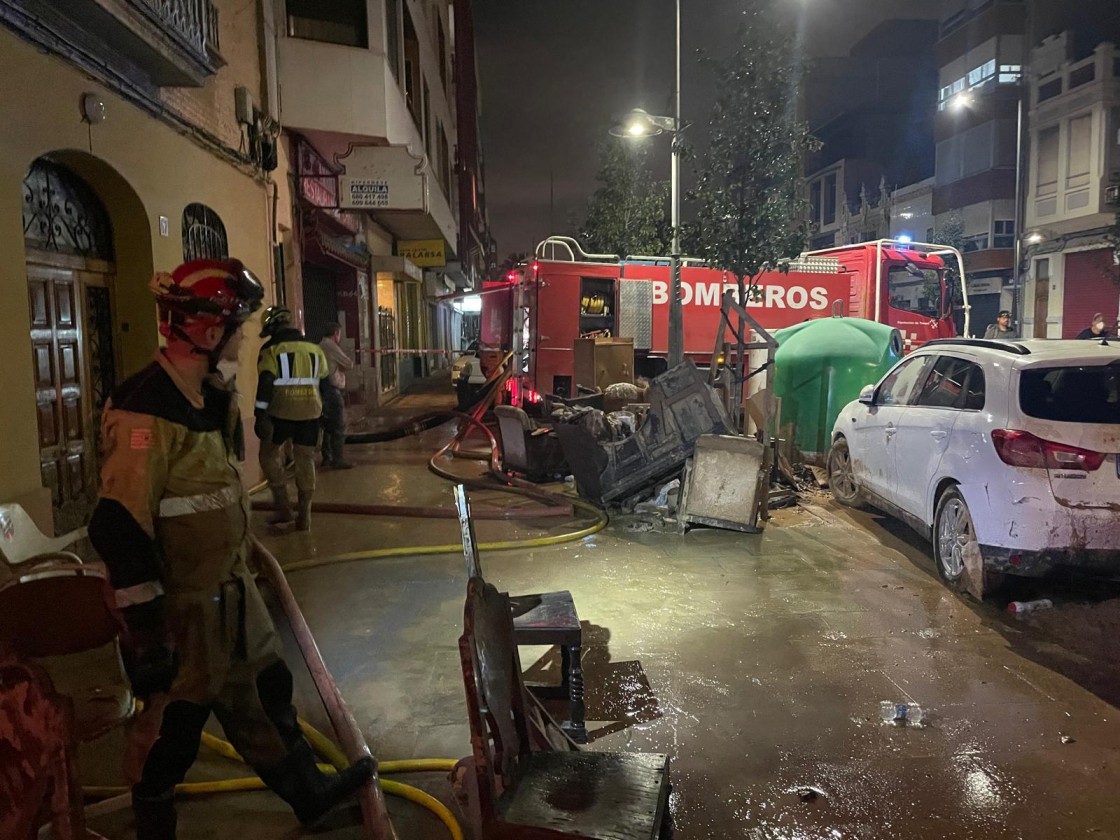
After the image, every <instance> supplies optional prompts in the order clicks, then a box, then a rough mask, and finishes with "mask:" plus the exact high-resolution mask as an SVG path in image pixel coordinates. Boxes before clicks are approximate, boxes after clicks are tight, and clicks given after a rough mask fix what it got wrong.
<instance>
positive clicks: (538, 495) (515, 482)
mask: <svg viewBox="0 0 1120 840" xmlns="http://www.w3.org/2000/svg"><path fill="white" fill-rule="evenodd" d="M511 355H512V354H510V355H507V356H506V357H505V359H504V360H503V363H502V365H501V367H500V368H499V371H500V372H499V373H498V375H497V376H496V377H495V378H494V387H492V388H491V389H490V390H489V392H488V395H487V397H486V398H485V399H483V400H480V401H479V402H478V403H476V404H475V405H474V407H473V408H472V409H471V411H470V413H460V412H454V413H453V418H454V419H457V420H459V421H460V427H459V430H458V432H456V434H455V436H454V437H453V438H452V439H451V440H450V441H449V442H448V443H447V444H445V445H444V446H443V447H442V448H441V449H440V450H439V451H438V452H436V453H435V454H434V455H433V456H432V457H431V459H429V461H428V469H429V470H430V471H431V472H432V473H434V474H435V475H438V476H439V477H440V478H444V479H446V480H448V481H452V482H455V483H456V484H463V485H465V486H467V487H469V488H471V489H477V490H495V491H498V492H504V493H512V494H515V495H519V496H526V497H529V498H532V499H535V500H537V501H540V502H542V503H544V504H546V505H551V506H555V507H569V509H570V508H577V509H579V510H581V511H583V512H585V513H588V514H590V515H591V516H593V517H594V518H595V521H594V522H593V523H592V524H590V525H587V526H585V527H583V528H578V529H576V530H574V531H570V532H567V533H564V534H554V535H550V536H547V537H528V538H521V539H512V540H498V541H494V542H483V543H479V545H478V549H479V550H480V551H511V550H516V549H521V550H524V549H529V548H544V547H546V546H552V545H561V544H563V543H568V542H575V541H576V540H581V539H583V538H584V537H588V536H591V535H592V534H596V533H598V532H599V531H601V530H603V528H605V527H606V526H607V523H608V522H609V519H608V517H607V514H606V513H605V512H604V511H602V510H600V509H599V508H597V507H595V506H594V505H592V504H589V503H588V502H585V501H583V500H582V499H579V498H576V497H574V496H570V495H567V494H561V493H556V492H553V491H550V490H546V489H544V488H543V487H538V486H537V485H535V484H533V483H532V482H529V481H525V480H524V479H519V478H517V477H515V476H512V475H510V474H509V473H507V472H506V471H505V470H503V469H502V466H501V456H500V452H501V444H500V443H499V442H498V439H497V438H496V437H495V436H494V433H493V432H492V431H491V430H490V428H489V427H488V426H487V425H486V424H485V423H483V422H482V417H483V416H484V415H485V414H486V412H487V411H489V410H490V408H491V407H492V405H493V404H494V402H495V401H496V400H497V397H498V395H499V394H501V393H502V389H503V386H504V383H505V380H506V379H508V378H509V376H510V373H509V369H508V366H507V365H508V362H509V360H510V357H511ZM472 428H476V429H479V430H481V431H482V433H483V434H484V435H485V436H486V439H487V442H488V444H489V452H488V453H486V455H485V459H486V460H488V462H489V463H488V465H487V474H488V475H489V476H490V478H491V479H492V480H486V479H483V478H471V477H467V476H460V475H456V474H455V473H453V472H451V471H449V470H447V469H444V468H443V467H441V466H440V465H439V463H438V461H440V460H441V459H443V458H444V457H445V456H447V455H449V454H451V455H454V453H455V452H456V451H458V450H459V448H460V447H461V445H462V442H463V440H464V439H465V438H466V436H467V434H468V432H469V431H470V430H471V429H472ZM464 457H469V456H466V455H464ZM462 549H463V547H462V544H460V543H449V544H445V545H422V546H397V547H394V548H374V549H366V550H362V551H351V552H347V553H345V554H337V555H334V556H332V557H316V558H312V559H309V560H298V561H296V562H294V563H285V564H284V571H286V572H293V571H301V570H304V569H314V568H319V567H321V566H328V565H334V564H337V563H351V562H355V561H359V560H378V559H382V558H390V557H419V556H426V555H433V554H456V553H459V552H461V551H462Z"/></svg>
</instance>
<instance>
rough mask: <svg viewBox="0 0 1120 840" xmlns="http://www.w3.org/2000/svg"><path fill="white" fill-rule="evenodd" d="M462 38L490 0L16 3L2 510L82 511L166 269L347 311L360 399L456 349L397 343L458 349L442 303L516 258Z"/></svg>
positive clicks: (8, 133) (5, 198)
mask: <svg viewBox="0 0 1120 840" xmlns="http://www.w3.org/2000/svg"><path fill="white" fill-rule="evenodd" d="M324 10H327V12H329V14H324ZM359 11H360V12H361V15H360V21H359V15H358V12H359ZM359 22H360V25H359ZM464 32H466V33H468V34H470V4H469V2H468V0H438V1H436V2H433V1H432V0H423V1H422V0H369V2H368V3H367V2H365V0H362V2H361V4H360V8H359V4H349V6H348V5H347V4H346V3H345V2H343V0H332V2H322V3H321V2H318V0H315V1H314V2H302V3H301V2H299V0H71V1H70V2H68V3H65V4H61V3H57V2H54V0H0V74H2V78H3V79H4V85H3V89H2V90H3V93H2V94H0V113H2V115H3V120H2V121H0V186H2V185H4V184H6V186H5V187H4V188H2V189H0V289H2V290H3V292H4V299H5V300H7V301H9V303H10V304H13V305H9V306H7V307H5V308H4V309H3V310H2V311H0V328H3V333H2V334H3V335H4V336H5V338H4V341H5V342H6V343H7V345H8V349H9V350H10V353H9V358H10V359H11V360H13V363H12V364H9V365H5V366H3V368H2V369H0V391H2V392H3V393H4V394H5V399H4V400H3V401H0V425H2V427H3V428H4V429H5V430H6V431H7V437H6V439H5V442H4V445H3V446H0V499H3V500H4V501H14V502H19V503H21V504H23V505H24V506H25V507H26V508H28V509H29V510H30V511H31V512H32V515H33V516H34V517H35V518H36V520H37V521H38V522H39V524H40V526H41V527H43V528H44V530H47V531H48V532H49V531H50V530H52V525H53V529H54V530H58V531H62V530H68V529H70V528H73V527H77V526H79V525H81V524H83V523H84V521H85V519H86V518H87V517H88V515H89V512H90V510H91V508H92V505H93V502H94V500H95V498H96V492H97V471H98V451H97V447H98V441H97V432H98V426H99V418H100V413H101V410H102V407H103V405H104V402H105V399H106V398H107V396H108V394H109V393H110V392H111V391H112V389H113V387H114V386H115V385H117V384H119V383H120V382H121V381H123V380H124V379H125V378H127V377H128V376H129V375H131V374H132V373H134V372H136V371H137V370H139V369H140V368H141V367H143V366H144V365H145V364H146V363H147V362H148V361H149V360H150V359H151V357H152V354H153V353H154V352H155V351H156V349H157V347H158V345H159V336H158V331H157V329H156V326H157V325H156V318H155V308H154V306H153V304H152V300H151V296H150V294H149V292H148V282H149V280H150V278H151V276H152V274H153V273H154V272H155V271H156V270H170V269H172V268H174V267H175V266H176V265H178V264H179V263H181V262H183V261H184V260H186V259H191V258H196V257H224V256H233V257H237V258H239V259H241V260H242V261H244V262H245V263H246V264H247V265H248V266H249V267H250V268H252V269H253V270H254V271H255V272H256V273H257V274H258V276H260V277H261V279H262V281H263V282H264V283H265V285H266V288H267V299H266V303H273V302H280V301H283V302H286V303H288V304H289V305H291V306H293V308H295V309H296V311H297V313H298V315H299V316H300V319H301V323H302V324H303V325H304V326H305V328H307V330H308V331H309V332H310V333H311V334H312V335H313V336H315V334H316V332H321V330H322V327H323V323H324V322H325V321H328V320H339V321H340V322H342V323H343V326H344V331H345V335H346V338H347V339H348V340H349V346H350V349H351V350H352V351H353V352H354V354H355V357H356V358H357V359H358V360H360V362H361V365H360V369H359V371H358V372H357V373H356V374H355V375H354V378H353V381H352V382H351V383H350V385H349V389H350V391H351V393H352V395H353V397H354V398H355V399H356V400H359V399H360V400H364V401H365V402H366V403H367V404H372V403H375V402H376V401H377V400H378V399H379V398H386V397H389V396H392V395H393V394H395V393H397V391H398V389H399V388H401V387H403V386H405V385H407V382H408V381H409V380H410V379H411V378H412V377H414V376H416V375H423V374H425V373H426V372H428V371H429V370H430V369H432V368H433V367H435V366H438V365H439V364H442V363H445V362H443V361H442V359H445V358H446V357H445V356H439V355H436V354H431V353H430V352H417V353H413V354H403V353H400V352H397V351H399V350H400V349H401V348H412V347H415V348H416V350H418V351H430V350H432V349H433V348H434V349H437V350H443V351H446V350H448V349H450V348H451V347H453V346H456V340H457V338H458V336H457V335H456V325H455V323H454V320H453V317H454V316H453V315H452V313H451V309H450V307H449V306H447V304H446V303H441V302H438V301H435V300H434V298H436V297H439V296H440V295H441V294H449V293H451V292H452V291H454V290H456V289H463V288H467V287H469V286H470V285H471V284H472V283H474V282H475V281H476V280H478V279H479V278H480V277H482V276H483V274H484V272H485V271H486V269H487V263H488V261H490V260H492V247H491V246H490V243H489V236H488V233H487V231H486V229H485V219H486V216H485V194H484V190H483V185H482V170H481V159H482V155H481V150H480V149H479V147H478V143H477V140H476V139H474V138H467V139H466V140H464V137H463V132H462V127H463V126H464V125H465V126H466V127H467V128H468V129H472V130H475V131H476V130H477V112H478V94H477V84H476V82H475V79H476V78H477V77H476V75H474V67H473V63H474V57H473V45H472V44H465V43H464V41H463V33H464ZM349 41H353V43H350V42H349ZM468 62H469V66H468ZM468 77H469V80H470V81H469V84H465V85H458V86H457V84H456V79H460V80H461V79H464V78H468ZM463 90H466V91H468V92H469V94H470V97H471V99H470V100H469V101H467V100H463V101H464V102H466V103H467V104H466V106H464V105H462V104H460V102H457V101H456V96H458V95H461V92H462V91H463ZM282 121H283V122H282ZM382 151H384V152H385V153H386V154H388V155H390V156H393V157H392V159H391V160H389V159H385V160H379V159H378V158H377V155H378V153H380V152H382ZM363 156H365V158H366V159H365V160H363V161H362V163H361V166H357V165H356V163H355V162H356V161H357V160H358V159H359V158H362V157H363ZM359 170H361V171H359ZM359 176H360V177H359ZM344 189H345V190H349V192H348V193H347V195H349V196H350V200H349V201H347V200H345V196H344V195H343V191H344ZM363 196H365V198H363ZM370 196H373V198H372V199H371V198H369V197H370ZM17 197H18V198H17ZM405 199H407V201H405ZM17 201H18V202H20V205H19V206H17ZM363 202H364V203H363ZM463 208H466V209H467V210H468V211H469V212H466V213H464V212H463ZM468 228H469V230H468ZM465 230H466V231H467V233H464V231H465ZM464 242H465V243H466V247H463V245H462V244H461V243H464ZM256 332H257V331H256V330H254V329H252V328H250V329H249V330H248V337H249V338H248V340H247V341H246V342H245V345H244V347H243V350H242V355H241V359H240V361H239V365H238V374H239V381H240V382H241V384H242V393H241V401H242V413H243V415H244V416H247V417H251V416H252V397H253V390H254V387H255V381H256V375H255V370H256V356H257V351H258V348H259V344H260V342H259V340H258V339H257V338H256ZM380 350H388V351H389V352H388V353H378V352H377V351H380ZM381 356H385V358H386V359H387V361H386V362H383V363H382V362H379V361H377V360H378V359H380V358H381ZM428 359H440V360H441V361H437V362H430V361H427V360H428ZM414 360H420V361H419V362H418V363H417V362H416V361H414ZM383 377H384V378H383ZM246 439H247V443H248V445H249V448H250V451H249V453H248V458H247V461H246V470H245V474H246V479H247V480H248V481H250V482H252V483H255V482H256V481H257V479H258V468H257V459H256V451H255V448H256V439H255V437H254V436H253V435H252V434H248V435H247V436H246Z"/></svg>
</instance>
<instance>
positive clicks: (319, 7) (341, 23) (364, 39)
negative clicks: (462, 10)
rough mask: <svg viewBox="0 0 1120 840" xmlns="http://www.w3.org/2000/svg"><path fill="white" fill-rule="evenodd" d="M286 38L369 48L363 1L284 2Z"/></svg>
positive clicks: (313, 0) (304, 0) (293, 0)
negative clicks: (285, 7)
mask: <svg viewBox="0 0 1120 840" xmlns="http://www.w3.org/2000/svg"><path fill="white" fill-rule="evenodd" d="M287 3H288V35H289V36H290V37H292V38H306V39H307V40H309V41H324V42H326V43H328V44H341V45H342V46H344V47H362V48H365V47H368V46H369V30H368V27H367V26H366V0H287Z"/></svg>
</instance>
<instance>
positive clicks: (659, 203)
mask: <svg viewBox="0 0 1120 840" xmlns="http://www.w3.org/2000/svg"><path fill="white" fill-rule="evenodd" d="M595 178H596V180H597V181H598V182H599V184H600V186H599V188H598V189H596V190H595V193H594V195H592V196H591V199H590V200H589V201H588V204H587V217H586V218H585V219H584V222H583V224H582V225H580V229H579V236H580V241H581V243H582V245H583V247H584V248H585V249H586V250H587V251H589V252H592V253H600V254H618V255H620V256H626V255H627V254H653V255H661V254H667V253H668V251H669V239H670V238H671V233H672V232H671V231H670V229H669V226H668V224H667V218H666V206H667V200H668V195H669V189H668V185H667V184H666V183H665V182H664V181H657V180H655V179H654V177H653V174H652V172H651V167H650V163H649V150H648V149H647V147H646V145H645V144H644V143H642V142H641V141H634V140H628V139H623V138H618V137H612V138H610V139H609V140H604V141H603V142H602V143H600V144H599V172H598V174H597V175H596V176H595Z"/></svg>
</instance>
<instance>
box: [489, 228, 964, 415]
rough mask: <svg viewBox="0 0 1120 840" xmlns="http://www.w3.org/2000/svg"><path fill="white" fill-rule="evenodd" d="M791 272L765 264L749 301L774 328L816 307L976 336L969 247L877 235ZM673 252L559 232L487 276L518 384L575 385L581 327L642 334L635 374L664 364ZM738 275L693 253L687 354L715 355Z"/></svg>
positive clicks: (492, 328)
mask: <svg viewBox="0 0 1120 840" xmlns="http://www.w3.org/2000/svg"><path fill="white" fill-rule="evenodd" d="M788 269H789V270H788V271H764V272H762V273H761V274H760V275H759V276H758V277H757V278H756V280H755V284H754V285H755V286H757V292H756V294H755V295H753V296H750V297H749V298H748V300H747V301H746V306H747V308H748V309H749V310H750V312H751V314H752V315H753V316H754V318H755V319H756V320H758V321H759V323H760V324H761V325H762V326H763V327H764V328H766V329H767V330H770V331H773V330H777V329H781V328H782V327H788V326H792V325H793V324H797V323H800V322H801V321H806V320H809V319H812V318H823V317H829V316H832V315H846V316H849V317H855V318H866V319H868V320H871V321H877V322H879V323H882V324H887V325H889V326H892V327H896V328H897V329H898V330H899V332H900V333H901V334H902V338H903V343H904V347H905V349H906V350H910V349H912V348H914V347H917V346H919V345H920V344H923V343H924V342H926V341H929V340H931V339H935V338H949V337H952V336H956V335H958V334H960V335H968V334H969V323H968V310H969V307H968V293H967V290H966V289H965V285H964V265H963V260H962V258H961V255H960V252H959V251H957V250H955V249H954V248H951V247H948V246H945V245H931V244H925V243H915V242H905V241H899V240H886V239H884V240H877V241H874V242H863V243H859V244H855V245H847V246H842V247H836V248H829V249H826V250H822V251H811V252H807V253H805V254H802V255H801V256H800V257H799V258H797V259H796V260H793V261H792V262H791V263H790V264H789V266H788ZM669 282H670V265H669V260H668V259H667V258H663V257H628V258H624V259H622V258H619V257H617V256H613V255H608V254H588V253H586V252H584V251H583V250H582V248H580V246H579V244H578V243H577V242H576V241H575V240H574V239H571V238H568V237H561V236H553V237H549V238H548V239H546V240H545V241H543V242H542V243H540V245H538V246H537V250H536V258H535V259H534V260H533V261H532V262H531V263H530V264H529V265H527V266H523V267H522V268H521V269H519V270H517V271H515V272H511V273H510V276H509V277H507V279H506V280H505V281H502V282H500V283H488V284H486V287H485V292H486V294H484V296H483V299H482V319H481V328H482V335H481V339H482V344H483V346H484V347H488V348H493V349H499V348H501V349H505V350H513V351H514V352H515V355H516V357H517V358H518V359H519V363H520V372H521V377H520V381H519V390H522V389H523V391H524V393H525V394H526V395H528V396H529V397H530V399H531V398H532V395H533V394H534V393H551V394H556V395H558V396H573V395H574V394H575V387H576V385H577V384H586V383H576V382H574V381H573V378H574V354H573V346H574V343H575V340H576V339H578V338H585V337H593V336H621V337H628V338H633V340H634V355H635V373H637V374H639V375H646V376H653V375H656V374H658V373H660V372H661V371H662V370H664V368H665V358H666V356H667V350H668V321H669ZM737 287H738V284H737V283H736V281H735V277H734V276H733V275H731V274H729V273H727V272H724V271H719V270H716V269H712V268H709V267H707V266H705V265H704V264H702V263H700V262H699V261H696V260H690V259H685V260H682V268H681V303H682V310H683V316H684V350H685V355H686V356H687V357H688V358H690V359H692V360H693V361H694V362H695V363H696V364H697V365H700V366H706V365H708V364H709V363H710V360H711V354H712V349H713V345H714V342H715V335H716V331H717V329H718V327H719V319H720V307H721V303H722V298H723V293H724V290H725V289H737Z"/></svg>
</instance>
